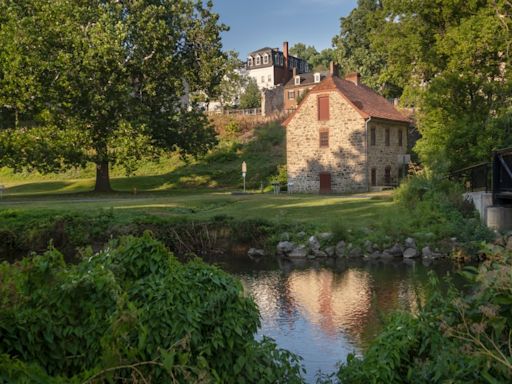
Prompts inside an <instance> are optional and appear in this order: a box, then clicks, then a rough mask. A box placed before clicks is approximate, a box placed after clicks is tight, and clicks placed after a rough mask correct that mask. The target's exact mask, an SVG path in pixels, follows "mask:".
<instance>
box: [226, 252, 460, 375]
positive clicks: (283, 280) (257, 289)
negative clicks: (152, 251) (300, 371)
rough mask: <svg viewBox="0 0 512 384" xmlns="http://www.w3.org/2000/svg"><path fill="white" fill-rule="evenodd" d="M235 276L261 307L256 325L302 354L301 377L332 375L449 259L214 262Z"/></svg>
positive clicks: (409, 305)
mask: <svg viewBox="0 0 512 384" xmlns="http://www.w3.org/2000/svg"><path fill="white" fill-rule="evenodd" d="M216 263H217V264H218V265H220V266H221V267H222V268H223V269H225V270H227V271H228V272H230V273H232V274H234V275H236V276H238V277H239V278H240V279H241V281H242V284H243V286H244V287H245V290H246V292H247V294H249V295H251V296H252V297H253V298H254V300H255V301H256V303H257V304H258V306H259V309H260V313H261V328H260V330H259V335H258V336H259V337H261V335H266V336H269V337H271V338H273V339H274V340H276V342H277V344H278V345H279V346H280V347H282V348H285V349H288V350H289V351H291V352H294V353H296V354H298V355H300V356H302V357H303V359H304V360H303V364H304V366H305V368H306V370H307V374H306V379H307V381H308V382H309V383H313V382H315V375H316V373H317V372H318V371H319V370H321V371H322V372H323V373H326V374H329V373H333V372H335V371H336V365H337V364H338V363H339V362H344V361H345V360H346V358H347V355H348V354H349V353H356V354H361V353H362V351H363V350H364V348H365V346H367V345H368V343H369V342H370V341H371V340H372V339H373V338H374V337H375V335H376V334H377V333H378V331H379V330H380V329H381V327H382V317H383V316H386V314H389V313H390V312H391V311H393V310H397V309H402V310H406V311H415V310H416V309H417V305H418V300H420V302H421V301H423V300H424V299H425V296H426V290H427V281H428V272H429V271H433V272H434V273H435V274H436V275H437V276H445V275H446V274H447V273H448V272H449V271H452V270H453V267H452V266H451V265H450V264H449V263H447V262H437V263H435V264H431V265H428V266H427V265H423V263H422V261H421V260H418V261H402V260H400V261H390V262H382V261H381V262H365V261H362V260H360V261H348V260H340V259H338V260H328V261H325V262H323V263H319V262H315V261H307V262H300V263H292V262H289V261H286V260H279V259H276V260H268V259H267V260H261V261H260V262H256V261H253V260H249V259H247V258H243V259H240V258H235V259H233V258H231V259H230V260H224V261H223V260H216Z"/></svg>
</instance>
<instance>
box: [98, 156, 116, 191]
mask: <svg viewBox="0 0 512 384" xmlns="http://www.w3.org/2000/svg"><path fill="white" fill-rule="evenodd" d="M112 191H113V190H112V187H111V186H110V176H109V173H108V161H101V162H100V163H98V164H96V185H95V187H94V192H112Z"/></svg>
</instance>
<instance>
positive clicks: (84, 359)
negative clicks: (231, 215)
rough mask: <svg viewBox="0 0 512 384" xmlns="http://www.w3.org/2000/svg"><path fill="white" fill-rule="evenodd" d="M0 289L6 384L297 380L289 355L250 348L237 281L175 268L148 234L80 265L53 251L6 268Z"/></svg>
mask: <svg viewBox="0 0 512 384" xmlns="http://www.w3.org/2000/svg"><path fill="white" fill-rule="evenodd" d="M0 281H2V285H1V286H0V294H1V296H0V297H1V299H0V371H1V372H2V373H1V374H0V378H1V379H3V380H6V381H7V382H10V381H13V380H17V379H16V378H19V380H21V381H23V380H26V382H30V377H32V376H30V375H29V373H30V372H32V373H31V374H33V375H34V376H33V377H38V376H41V377H44V375H47V376H48V377H47V378H48V380H46V381H45V380H41V381H40V382H51V380H53V381H55V382H59V380H61V378H64V379H65V380H66V382H71V383H74V382H83V381H84V380H89V379H92V378H94V380H97V382H104V381H110V380H113V378H114V377H116V378H119V379H123V380H129V379H137V380H141V381H143V382H144V381H145V380H147V381H152V382H158V383H171V382H201V381H206V382H219V383H233V382H262V383H265V382H266V383H288V382H291V383H296V382H301V381H302V379H301V377H300V372H301V368H300V363H299V360H298V358H297V357H296V356H295V355H293V354H291V353H289V352H287V351H283V350H280V349H278V348H277V347H276V345H275V343H274V342H273V341H271V340H269V339H264V340H263V341H261V342H257V341H255V340H254V334H255V332H256V330H257V328H258V326H259V313H258V310H257V307H256V305H255V303H254V302H253V301H252V300H251V299H249V298H247V297H245V296H244V294H243V288H242V286H241V284H240V283H239V282H238V281H237V280H235V278H233V277H231V276H230V275H228V274H226V273H224V272H222V271H220V270H219V269H217V268H216V267H212V266H208V265H206V264H204V263H203V262H201V261H199V260H193V261H191V262H189V263H187V264H181V263H179V262H178V261H177V260H176V259H175V258H174V256H173V255H172V254H171V253H170V252H169V251H168V250H167V249H166V248H165V247H164V246H163V245H162V244H161V243H159V242H158V241H156V240H154V239H153V238H152V237H151V236H150V235H149V234H147V233H146V234H145V235H144V236H143V237H140V238H137V237H124V238H121V239H120V240H118V241H112V242H111V243H110V244H109V246H108V247H107V248H106V249H105V250H103V251H101V252H100V253H98V254H93V253H92V251H86V252H84V253H83V254H82V261H81V262H80V263H78V264H76V265H66V264H65V263H64V260H63V256H62V255H61V254H60V253H59V252H58V251H56V250H55V249H50V250H49V251H47V252H46V253H45V254H43V255H40V256H34V257H32V258H27V259H25V260H23V261H22V262H20V263H17V264H14V265H9V264H7V263H3V264H1V265H0ZM27 372H28V373H27ZM2 375H4V376H3V377H2ZM27 375H29V376H27ZM50 377H51V378H52V379H51V380H50ZM119 379H116V380H119Z"/></svg>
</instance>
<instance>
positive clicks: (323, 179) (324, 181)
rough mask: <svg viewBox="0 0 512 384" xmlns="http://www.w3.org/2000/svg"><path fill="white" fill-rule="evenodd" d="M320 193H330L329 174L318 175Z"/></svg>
mask: <svg viewBox="0 0 512 384" xmlns="http://www.w3.org/2000/svg"><path fill="white" fill-rule="evenodd" d="M320 193H331V174H330V173H328V172H322V173H320Z"/></svg>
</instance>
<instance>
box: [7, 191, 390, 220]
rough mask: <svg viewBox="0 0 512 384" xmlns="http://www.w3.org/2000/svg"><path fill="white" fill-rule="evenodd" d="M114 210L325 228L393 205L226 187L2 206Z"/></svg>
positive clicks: (376, 199) (15, 201)
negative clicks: (245, 191) (231, 190)
mask: <svg viewBox="0 0 512 384" xmlns="http://www.w3.org/2000/svg"><path fill="white" fill-rule="evenodd" d="M102 209H113V210H114V212H115V213H116V214H118V215H119V216H121V217H122V216H129V217H133V216H137V215H147V214H150V215H158V216H166V217H172V216H176V217H183V216H186V217H188V218H191V219H197V220H203V219H208V218H212V217H214V216H219V215H227V216H232V217H234V218H237V219H244V218H262V219H267V220H270V221H274V222H303V223H308V224H313V225H315V226H318V227H321V228H328V227H330V226H331V225H332V224H333V223H335V222H340V221H341V222H344V223H345V224H347V225H349V226H350V227H351V228H356V227H361V226H369V225H372V224H375V223H376V222H380V221H381V220H382V218H383V217H385V216H387V215H389V214H390V212H392V211H393V210H394V209H395V207H394V204H393V202H392V200H391V195H390V194H389V193H380V194H363V195H352V196H318V195H287V194H281V195H277V196H276V195H273V194H253V195H232V194H231V193H229V192H201V193H193V192H181V193H172V194H171V193H157V192H155V193H143V194H139V195H136V196H134V195H130V194H121V193H119V194H114V195H112V196H99V195H93V194H73V195H71V194H70V195H56V196H39V197H37V196H32V197H9V196H7V197H5V198H4V199H3V200H2V201H0V212H1V211H4V210H9V211H18V212H20V213H21V212H23V213H29V212H36V211H38V212H41V213H44V212H47V213H51V212H66V213H70V212H79V213H83V212H91V211H99V210H102Z"/></svg>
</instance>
